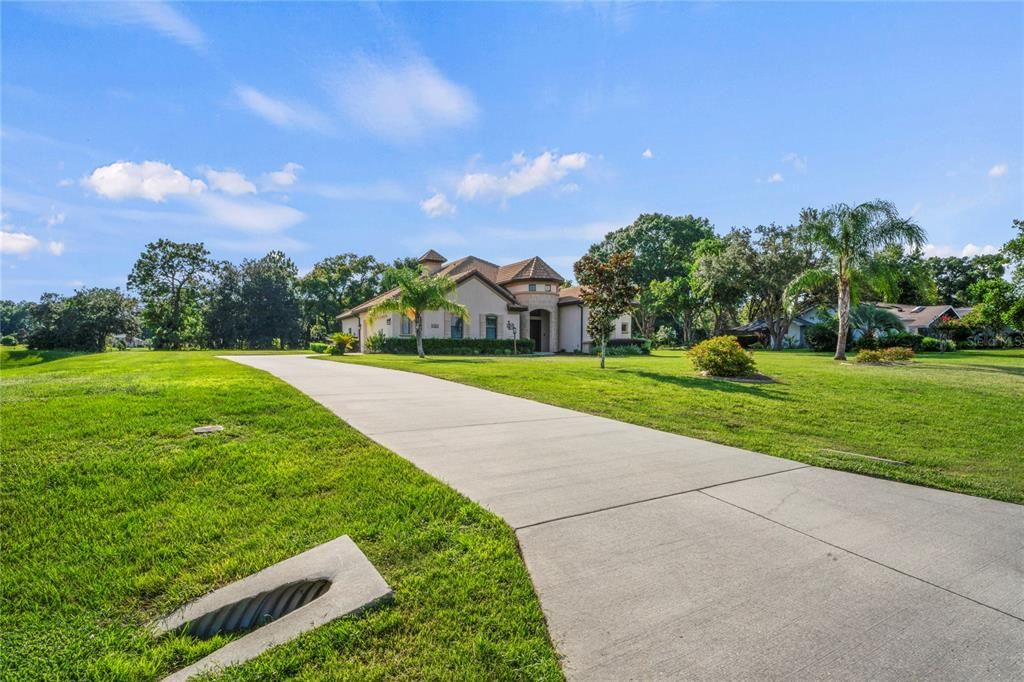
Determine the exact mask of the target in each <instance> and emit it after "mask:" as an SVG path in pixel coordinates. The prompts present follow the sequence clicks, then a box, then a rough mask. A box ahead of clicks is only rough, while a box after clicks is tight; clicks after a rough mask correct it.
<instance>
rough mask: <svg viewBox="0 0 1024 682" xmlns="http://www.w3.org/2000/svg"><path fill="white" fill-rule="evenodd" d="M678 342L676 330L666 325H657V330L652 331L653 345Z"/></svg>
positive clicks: (666, 344) (669, 344)
mask: <svg viewBox="0 0 1024 682" xmlns="http://www.w3.org/2000/svg"><path fill="white" fill-rule="evenodd" d="M678 342H679V338H678V337H677V336H676V330H675V329H673V328H672V327H669V326H668V325H662V326H660V327H658V331H656V332H654V345H655V346H657V347H658V348H661V347H662V346H674V345H676V344H677V343H678Z"/></svg>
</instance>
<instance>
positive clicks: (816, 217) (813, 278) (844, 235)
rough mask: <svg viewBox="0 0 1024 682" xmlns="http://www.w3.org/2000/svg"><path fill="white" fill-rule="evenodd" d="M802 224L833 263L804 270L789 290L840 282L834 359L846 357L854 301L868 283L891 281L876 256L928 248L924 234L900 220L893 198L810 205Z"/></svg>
mask: <svg viewBox="0 0 1024 682" xmlns="http://www.w3.org/2000/svg"><path fill="white" fill-rule="evenodd" d="M800 223H801V227H802V228H803V230H804V231H805V234H806V236H807V238H808V239H810V241H811V242H812V243H814V244H816V245H817V246H818V247H820V248H821V249H822V250H823V251H824V252H825V254H826V255H827V256H829V259H828V260H829V262H828V264H827V265H826V266H824V267H821V268H815V269H813V270H808V271H806V272H804V273H803V274H802V275H800V276H799V277H797V278H796V279H795V280H794V281H793V283H792V284H791V285H790V289H791V290H794V291H799V290H807V289H813V288H815V287H820V286H822V285H823V284H824V283H827V282H835V283H836V284H837V287H838V289H839V299H838V305H837V306H836V314H837V315H838V317H839V338H838V340H837V341H836V354H835V359H836V360H845V359H846V334H847V331H848V330H849V328H850V301H851V299H852V298H853V296H855V295H856V293H857V291H858V289H860V288H861V287H863V286H864V285H866V284H871V283H875V284H878V283H880V282H884V281H886V280H889V279H891V272H890V271H889V267H888V266H887V265H885V264H884V263H882V262H881V261H879V260H878V259H876V258H875V255H876V254H877V253H878V252H879V251H880V250H881V249H884V248H885V247H887V246H894V245H907V246H910V247H912V248H915V249H919V248H921V247H922V246H924V241H925V232H924V230H923V229H921V227H920V226H919V225H918V224H917V223H915V222H914V221H913V220H912V219H911V218H901V217H900V215H899V212H898V211H897V210H896V206H895V205H894V204H893V203H892V202H889V201H882V200H881V199H876V200H875V201H869V202H866V203H863V204H860V205H859V206H848V205H847V204H835V205H834V206H830V207H829V208H827V209H825V210H824V211H817V210H813V209H809V210H806V211H804V212H803V213H802V214H801V216H800Z"/></svg>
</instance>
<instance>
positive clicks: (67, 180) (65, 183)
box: [57, 178, 75, 187]
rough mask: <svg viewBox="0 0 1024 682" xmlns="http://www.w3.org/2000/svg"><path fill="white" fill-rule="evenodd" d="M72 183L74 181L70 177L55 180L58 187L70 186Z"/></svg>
mask: <svg viewBox="0 0 1024 682" xmlns="http://www.w3.org/2000/svg"><path fill="white" fill-rule="evenodd" d="M73 184H75V181H74V180H72V179H71V178H61V179H60V180H58V181H57V186H58V187H70V186H71V185H73Z"/></svg>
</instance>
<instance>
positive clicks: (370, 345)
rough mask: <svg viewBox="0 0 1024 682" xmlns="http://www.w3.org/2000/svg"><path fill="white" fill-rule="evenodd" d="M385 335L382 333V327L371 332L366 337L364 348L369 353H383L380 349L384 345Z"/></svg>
mask: <svg viewBox="0 0 1024 682" xmlns="http://www.w3.org/2000/svg"><path fill="white" fill-rule="evenodd" d="M385 339H387V337H386V336H385V335H384V330H383V329H378V330H377V331H376V332H374V333H373V334H370V335H369V336H367V337H366V350H367V351H369V352H370V353H383V352H384V351H382V350H381V349H382V348H383V347H384V340H385Z"/></svg>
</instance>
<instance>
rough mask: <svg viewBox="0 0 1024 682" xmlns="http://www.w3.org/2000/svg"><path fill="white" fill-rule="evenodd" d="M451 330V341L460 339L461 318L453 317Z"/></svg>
mask: <svg viewBox="0 0 1024 682" xmlns="http://www.w3.org/2000/svg"><path fill="white" fill-rule="evenodd" d="M451 330H452V338H453V339H461V338H462V318H461V317H453V318H452V326H451Z"/></svg>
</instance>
